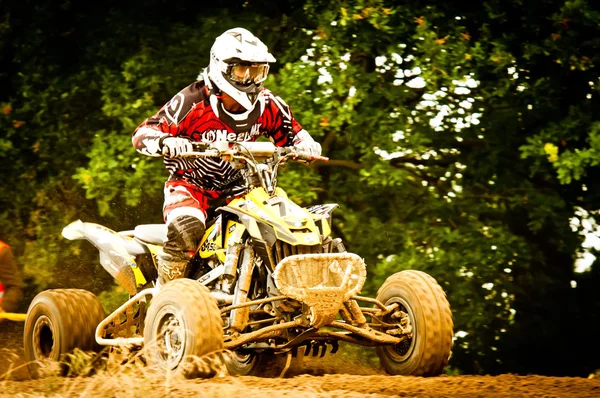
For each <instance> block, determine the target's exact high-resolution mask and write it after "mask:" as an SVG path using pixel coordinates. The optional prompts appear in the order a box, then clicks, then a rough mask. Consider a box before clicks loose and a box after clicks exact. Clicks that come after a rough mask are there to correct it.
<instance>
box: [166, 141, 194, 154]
mask: <svg viewBox="0 0 600 398" xmlns="http://www.w3.org/2000/svg"><path fill="white" fill-rule="evenodd" d="M193 150H194V147H193V146H192V142H191V141H190V140H188V139H187V138H180V137H167V138H165V139H163V140H162V142H161V151H162V154H163V155H169V156H179V155H181V154H182V153H187V152H192V151H193Z"/></svg>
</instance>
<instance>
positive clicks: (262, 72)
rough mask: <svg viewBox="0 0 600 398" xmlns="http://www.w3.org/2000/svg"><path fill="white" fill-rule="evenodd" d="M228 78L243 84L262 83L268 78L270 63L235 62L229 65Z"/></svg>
mask: <svg viewBox="0 0 600 398" xmlns="http://www.w3.org/2000/svg"><path fill="white" fill-rule="evenodd" d="M225 73H226V75H227V78H228V79H229V80H231V81H233V82H235V83H238V84H242V85H249V84H252V83H254V84H260V83H262V82H264V81H265V80H266V79H267V75H268V74H269V64H260V63H247V62H234V63H230V64H228V65H227V71H226V72H225Z"/></svg>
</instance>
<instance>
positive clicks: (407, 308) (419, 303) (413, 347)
mask: <svg viewBox="0 0 600 398" xmlns="http://www.w3.org/2000/svg"><path fill="white" fill-rule="evenodd" d="M377 299H378V300H379V301H380V302H382V303H383V304H385V305H386V306H387V305H390V304H394V303H396V304H398V309H397V310H396V311H395V313H397V311H398V310H399V311H402V312H404V313H406V314H408V319H409V322H410V325H411V326H412V333H411V335H410V337H409V339H407V340H405V341H403V342H401V343H399V344H396V345H394V346H383V347H377V356H378V357H379V360H380V362H381V365H382V366H383V368H384V369H385V371H386V372H387V373H389V374H392V375H413V376H437V375H439V374H440V373H442V372H443V370H444V367H445V366H446V365H447V364H448V359H449V357H450V351H451V349H452V337H453V331H452V327H453V322H452V313H451V311H450V304H449V303H448V300H447V299H446V294H445V293H444V291H443V290H442V288H441V286H440V285H439V284H438V283H437V282H436V281H435V279H433V278H432V277H431V276H429V275H428V274H426V273H424V272H421V271H414V270H409V271H402V272H398V273H395V274H394V275H392V276H390V277H389V278H387V279H386V281H385V282H384V284H383V285H382V286H381V288H380V289H379V291H378V292H377ZM392 318H393V317H392V315H388V316H387V317H386V318H384V319H383V321H384V322H385V323H388V324H390V323H397V322H398V321H397V320H394V319H392Z"/></svg>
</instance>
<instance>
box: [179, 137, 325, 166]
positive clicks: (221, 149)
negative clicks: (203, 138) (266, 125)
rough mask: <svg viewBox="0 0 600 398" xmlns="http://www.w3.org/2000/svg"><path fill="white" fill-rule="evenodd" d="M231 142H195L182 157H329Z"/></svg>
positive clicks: (309, 159)
mask: <svg viewBox="0 0 600 398" xmlns="http://www.w3.org/2000/svg"><path fill="white" fill-rule="evenodd" d="M229 145H230V143H229V142H226V141H218V142H214V143H206V142H193V143H192V147H193V148H194V151H193V152H188V153H182V154H181V155H179V156H182V157H223V156H234V157H235V156H248V155H249V156H250V157H253V158H261V159H264V158H270V157H272V156H274V155H275V154H278V155H279V156H280V157H281V158H292V159H297V160H301V161H305V162H313V161H315V160H321V161H323V162H327V161H328V160H329V158H328V157H325V156H317V155H312V154H310V153H308V152H300V151H298V150H296V149H295V148H294V147H278V146H275V145H274V144H273V143H271V142H240V143H233V145H232V146H231V147H230V146H229Z"/></svg>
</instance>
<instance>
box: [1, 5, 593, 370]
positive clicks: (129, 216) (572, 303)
mask: <svg viewBox="0 0 600 398" xmlns="http://www.w3.org/2000/svg"><path fill="white" fill-rule="evenodd" d="M133 3H136V4H137V6H138V7H131V8H130V9H131V10H135V11H128V10H129V8H128V9H125V8H121V7H114V8H110V7H101V8H94V9H93V10H92V11H91V12H89V11H85V10H83V9H82V8H79V7H80V6H79V5H77V4H71V3H68V4H67V3H65V4H64V7H63V8H61V9H60V10H56V9H54V8H51V7H50V6H49V5H36V7H35V12H30V10H29V8H28V7H29V4H28V3H27V2H25V3H23V4H20V5H14V6H11V8H13V12H12V13H11V14H10V16H9V17H8V18H7V19H6V20H5V21H3V22H2V23H1V24H0V51H1V52H2V53H1V54H2V57H3V59H4V57H5V55H6V54H8V55H10V57H12V58H13V61H14V63H13V66H12V67H10V68H8V69H6V72H3V74H0V84H2V85H3V87H7V90H6V91H3V93H2V94H0V130H1V131H2V132H3V134H2V135H1V136H0V158H1V162H0V172H1V175H2V176H3V181H2V183H1V184H2V185H3V187H4V189H2V190H0V223H1V224H2V225H6V226H10V227H6V228H5V229H3V230H2V231H0V232H1V236H0V239H4V240H7V241H9V242H10V243H11V244H12V245H13V246H15V247H16V248H17V254H18V255H19V260H20V262H21V263H23V264H24V265H25V270H26V274H27V276H28V278H30V281H31V283H33V284H35V286H37V288H39V289H41V288H45V287H53V286H62V285H66V286H81V287H86V288H88V289H90V290H92V291H95V292H98V293H99V292H101V291H104V292H103V293H101V295H100V297H101V298H102V300H103V303H104V305H106V306H108V307H111V308H112V307H113V306H115V305H117V304H116V302H118V301H120V300H121V298H122V297H121V294H122V292H118V291H117V290H115V288H114V287H112V286H111V284H110V281H109V277H108V276H107V273H106V272H105V271H104V270H103V269H102V268H101V267H100V266H99V265H97V263H98V261H97V253H96V252H95V250H94V249H93V248H92V247H90V245H89V244H87V243H73V242H66V241H65V240H64V239H62V238H61V237H60V231H61V229H62V227H63V226H64V225H66V224H67V223H68V222H71V221H73V220H75V219H77V218H81V219H84V220H85V221H93V222H98V223H101V224H103V225H108V226H110V227H111V228H114V229H117V230H118V229H121V228H122V229H130V228H131V227H132V226H134V225H136V224H138V223H151V222H160V217H161V214H160V208H161V205H162V193H161V192H162V186H163V183H164V179H165V177H166V174H165V171H164V168H163V166H162V162H161V160H160V159H156V158H148V157H144V156H142V155H139V154H138V153H136V152H135V151H134V150H133V148H132V146H131V141H130V140H131V134H132V133H133V130H134V129H135V127H136V126H137V125H138V124H139V123H141V122H142V121H143V120H144V119H145V118H146V117H148V116H150V115H152V114H153V113H154V112H156V111H157V110H158V109H159V108H160V106H162V105H163V104H164V103H165V102H166V101H168V100H169V99H170V98H171V96H172V95H174V94H175V93H176V92H177V91H179V90H180V89H181V88H183V87H185V86H186V85H188V84H189V83H190V82H191V81H193V80H194V79H195V78H196V76H197V75H198V73H199V72H200V70H201V69H202V68H203V67H204V66H205V65H206V64H207V62H208V51H209V49H210V46H211V45H212V42H213V40H214V38H215V37H216V36H217V35H218V34H220V33H221V32H222V31H224V30H225V29H227V28H230V27H233V26H237V25H241V26H244V27H246V28H248V29H250V30H251V31H253V32H255V33H256V34H257V35H258V36H259V37H261V38H262V39H263V40H264V41H265V42H266V43H267V44H268V45H269V46H270V48H271V50H272V52H273V53H274V54H275V56H276V57H277V59H278V60H279V63H277V64H275V65H274V67H273V69H272V73H271V76H270V77H269V80H268V81H267V86H268V87H269V88H270V89H271V90H272V91H274V92H275V93H276V94H278V95H280V96H281V97H282V98H283V99H284V100H285V101H287V102H288V103H289V104H290V106H291V107H292V110H293V111H294V115H295V117H296V118H297V119H298V121H299V122H300V123H301V124H302V126H303V127H304V128H306V129H307V130H308V131H309V132H310V133H311V135H313V136H314V137H315V138H316V139H318V140H319V141H320V142H321V143H322V145H323V148H324V152H325V155H326V156H329V157H330V158H331V161H330V162H328V163H317V164H314V165H312V166H311V167H308V168H307V167H298V166H289V167H286V168H284V169H282V170H281V174H280V179H279V184H280V186H282V187H283V188H285V189H286V190H287V192H288V194H289V195H290V196H291V197H293V198H294V199H295V200H297V201H298V202H299V203H301V204H302V205H311V204H315V203H332V202H333V203H339V204H340V209H339V210H337V211H336V212H335V213H334V233H335V234H336V235H337V236H340V237H342V238H343V239H344V241H345V244H346V245H347V247H348V249H349V250H351V251H353V252H356V253H359V254H360V255H361V256H363V257H364V258H365V259H366V261H367V264H368V270H369V279H368V284H367V286H365V292H364V293H369V294H375V293H376V291H377V288H378V286H380V284H381V283H382V282H383V281H384V280H385V278H386V277H387V276H389V275H390V274H392V273H394V272H398V271H400V270H403V269H420V270H423V271H425V272H428V273H429V274H431V275H433V276H434V277H435V278H436V279H437V280H438V282H439V283H440V284H441V285H442V286H443V288H444V290H445V291H446V292H447V294H448V299H449V301H450V303H451V306H452V309H453V314H454V319H455V330H456V332H458V333H457V336H456V342H455V348H454V351H453V356H452V359H451V367H452V369H453V371H455V372H461V373H498V372H515V373H519V372H521V373H542V374H570V375H582V374H587V373H589V372H590V371H591V370H592V369H596V368H597V362H596V363H594V360H595V359H594V358H595V357H597V355H598V354H600V352H598V350H597V349H594V348H592V349H590V347H589V346H587V345H586V344H585V342H586V341H587V340H590V339H592V338H594V336H593V331H594V330H597V326H598V323H599V319H598V315H595V314H598V313H600V311H598V305H599V304H598V298H597V297H596V294H595V291H596V290H597V283H598V280H599V279H600V276H599V275H598V272H597V270H596V268H597V267H592V268H591V269H590V270H589V271H588V272H586V273H584V274H575V273H574V271H573V263H574V261H575V259H576V256H577V253H578V251H579V250H580V246H581V242H582V236H581V235H579V231H580V230H581V224H583V222H580V228H579V230H577V231H574V230H572V229H571V226H570V220H571V218H572V217H573V216H574V214H575V209H581V211H582V213H581V214H587V215H588V216H590V215H592V216H593V214H595V212H597V211H598V209H600V202H599V201H600V197H599V196H598V194H597V192H600V191H599V188H600V187H599V186H598V181H600V180H599V179H598V178H595V177H596V175H597V173H598V160H597V159H598V151H599V150H600V148H599V145H600V138H599V137H600V119H598V114H597V109H598V98H599V97H598V85H599V84H600V81H599V78H600V74H599V71H598V65H600V60H599V59H598V57H599V55H598V54H599V51H598V49H599V48H600V41H599V39H598V37H600V35H599V33H600V32H598V26H600V24H599V22H600V13H599V11H598V10H597V9H596V8H597V7H595V6H594V5H592V4H590V2H585V1H580V0H576V1H569V2H559V1H555V0H542V2H541V3H539V2H538V3H536V4H533V3H531V4H529V3H527V4H524V3H522V2H515V3H510V2H509V3H506V2H504V3H502V4H500V3H499V2H494V1H484V2H482V3H480V4H476V5H472V4H469V5H467V4H466V3H463V2H455V1H446V2H442V3H437V4H435V5H429V4H421V3H415V2H411V3H406V4H404V5H402V6H398V5H395V4H394V3H390V2H385V1H381V0H344V1H342V0H336V1H333V2H330V1H321V0H306V1H292V2H287V3H285V4H283V2H275V1H267V4H262V3H261V4H260V5H258V4H256V5H255V4H254V3H253V2H239V4H238V2H234V4H231V5H229V6H228V7H229V8H223V9H219V8H215V9H210V8H209V9H206V8H200V6H198V7H197V8H193V7H192V6H187V7H188V8H186V10H185V12H183V10H182V9H180V6H178V5H176V4H171V3H169V4H168V6H167V4H166V2H165V1H163V0H152V1H150V2H145V3H144V4H142V2H136V1H134V2H133ZM138 3H139V4H138ZM142 8H143V9H144V10H147V11H146V14H145V15H144V18H141V17H140V15H138V14H137V12H138V11H137V10H138V9H142ZM166 10H170V11H166ZM268 10H270V11H268ZM65 49H69V51H67V50H65ZM73 49H76V51H72V50H73ZM578 217H580V218H583V216H578ZM571 281H575V282H577V288H576V289H573V288H571ZM108 307H107V308H108ZM565 314H568V318H569V321H568V322H567V323H568V324H569V325H577V326H576V327H568V330H569V341H570V344H571V345H570V348H569V349H566V350H556V349H553V348H552V347H556V345H557V342H559V341H563V340H564V339H565V327H566V326H565V322H566V321H565ZM557 351H558V352H557ZM580 352H586V353H587V354H588V355H587V356H586V358H585V359H584V360H582V359H581V358H578V356H577V355H578V353H580ZM549 354H551V355H552V357H551V358H548V355H549Z"/></svg>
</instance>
